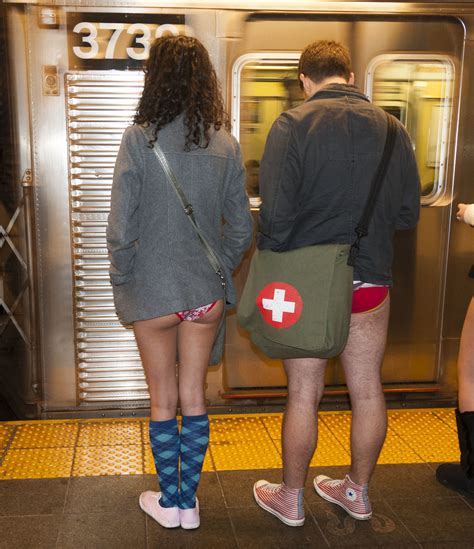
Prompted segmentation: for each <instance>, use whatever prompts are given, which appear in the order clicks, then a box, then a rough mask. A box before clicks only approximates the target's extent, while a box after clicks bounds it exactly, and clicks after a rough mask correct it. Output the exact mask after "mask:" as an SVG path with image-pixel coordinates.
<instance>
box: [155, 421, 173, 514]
mask: <svg viewBox="0 0 474 549" xmlns="http://www.w3.org/2000/svg"><path fill="white" fill-rule="evenodd" d="M149 429H150V443H151V449H152V451H153V458H154V460H155V466H156V472H157V474H158V480H159V481H160V490H161V499H160V504H161V505H162V506H163V507H177V506H178V483H179V472H178V461H179V432H178V423H177V421H176V418H173V419H169V420H167V421H151V420H150V428H149Z"/></svg>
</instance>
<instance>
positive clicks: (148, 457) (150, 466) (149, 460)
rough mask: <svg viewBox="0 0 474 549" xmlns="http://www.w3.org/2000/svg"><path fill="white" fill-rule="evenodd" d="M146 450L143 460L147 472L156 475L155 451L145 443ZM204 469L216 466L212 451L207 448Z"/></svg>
mask: <svg viewBox="0 0 474 549" xmlns="http://www.w3.org/2000/svg"><path fill="white" fill-rule="evenodd" d="M144 452H145V455H144V459H143V461H144V467H145V473H146V474H147V475H155V474H156V467H155V461H154V459H153V452H152V451H151V446H149V445H145V449H144ZM202 470H203V472H204V473H209V472H212V471H215V467H214V464H213V463H212V458H211V453H210V451H209V449H208V450H207V452H206V456H205V457H204V463H203V464H202Z"/></svg>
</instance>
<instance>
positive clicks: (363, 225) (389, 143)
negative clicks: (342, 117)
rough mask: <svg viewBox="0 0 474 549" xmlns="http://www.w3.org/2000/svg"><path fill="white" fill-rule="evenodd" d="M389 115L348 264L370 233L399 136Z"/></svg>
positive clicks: (351, 261)
mask: <svg viewBox="0 0 474 549" xmlns="http://www.w3.org/2000/svg"><path fill="white" fill-rule="evenodd" d="M385 114H386V116H387V136H386V138H385V145H384V148H383V153H382V157H381V159H380V162H379V165H378V167H377V170H376V172H375V175H374V178H373V179H372V184H371V186H370V191H369V195H368V197H367V202H366V204H365V207H364V211H363V212H362V217H361V218H360V221H359V223H358V224H357V227H356V228H355V233H356V239H355V242H354V243H353V244H352V246H351V249H350V251H349V258H348V259H347V264H348V265H350V266H351V267H353V266H354V263H355V259H356V257H357V254H358V253H359V248H360V240H361V238H363V237H364V236H367V235H368V234H369V223H370V219H371V217H372V214H373V213H374V208H375V203H376V202H377V198H378V196H379V194H380V190H381V189H382V184H383V180H384V177H385V174H386V173H387V169H388V165H389V163H390V159H391V157H392V152H393V147H394V146H395V140H396V138H397V123H396V122H395V118H394V117H393V116H392V115H391V114H388V113H385Z"/></svg>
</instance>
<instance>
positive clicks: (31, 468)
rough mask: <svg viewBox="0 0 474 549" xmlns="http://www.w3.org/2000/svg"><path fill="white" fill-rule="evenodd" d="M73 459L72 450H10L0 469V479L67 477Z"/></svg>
mask: <svg viewBox="0 0 474 549" xmlns="http://www.w3.org/2000/svg"><path fill="white" fill-rule="evenodd" d="M73 458H74V449H73V448H34V449H28V450H11V449H10V450H9V451H8V452H7V454H6V456H5V458H4V460H3V463H2V465H1V467H0V479H23V478H59V477H69V476H70V475H71V469H72V462H73Z"/></svg>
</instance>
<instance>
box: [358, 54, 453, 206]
mask: <svg viewBox="0 0 474 549" xmlns="http://www.w3.org/2000/svg"><path fill="white" fill-rule="evenodd" d="M453 79H454V65H453V63H452V61H451V60H450V59H449V57H447V56H443V55H429V54H428V55H427V54H386V55H380V56H377V57H375V58H374V59H373V60H372V61H371V63H370V64H369V67H368V69H367V78H366V93H367V95H368V97H369V98H370V99H371V100H372V101H373V102H374V103H375V104H376V105H379V106H380V107H382V108H383V109H385V110H386V111H388V112H390V113H391V114H393V115H394V116H396V117H397V118H398V119H399V120H400V121H401V122H403V124H404V125H405V127H406V129H407V131H408V133H409V134H410V137H411V139H412V142H413V148H414V150H415V154H416V159H417V163H418V169H419V171H420V178H421V186H422V204H426V205H429V204H432V203H434V202H435V201H436V200H437V199H438V198H439V197H440V195H441V194H442V193H443V191H444V189H445V186H446V164H447V157H448V143H449V130H450V121H451V118H452V117H451V115H452V94H453Z"/></svg>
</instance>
